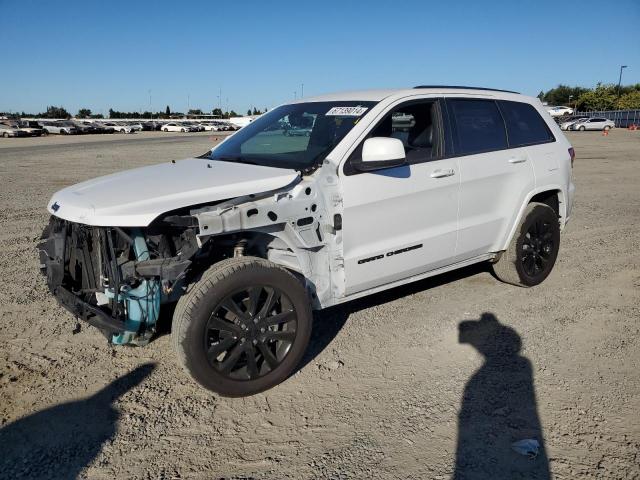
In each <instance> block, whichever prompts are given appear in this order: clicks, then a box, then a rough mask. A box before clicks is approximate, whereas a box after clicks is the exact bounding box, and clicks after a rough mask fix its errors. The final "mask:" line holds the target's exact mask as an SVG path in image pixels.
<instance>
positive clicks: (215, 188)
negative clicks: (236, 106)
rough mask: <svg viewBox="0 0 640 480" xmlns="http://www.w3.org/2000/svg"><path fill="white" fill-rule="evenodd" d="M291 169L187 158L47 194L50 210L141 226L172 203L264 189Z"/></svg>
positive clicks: (81, 219)
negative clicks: (49, 198) (51, 195)
mask: <svg viewBox="0 0 640 480" xmlns="http://www.w3.org/2000/svg"><path fill="white" fill-rule="evenodd" d="M297 177H298V173H297V172H296V171H295V170H287V169H283V168H273V167H262V166H258V165H248V164H243V163H232V162H223V161H212V160H205V159H199V158H189V159H186V160H181V161H178V162H175V163H171V162H169V163H162V164H159V165H152V166H149V167H142V168H136V169H133V170H126V171H124V172H119V173H114V174H112V175H107V176H105V177H98V178H95V179H93V180H88V181H86V182H82V183H78V184H77V185H73V186H71V187H67V188H65V189H63V190H60V191H59V192H57V193H56V194H54V195H53V197H51V200H50V202H49V205H48V210H49V212H50V213H51V214H53V215H56V216H57V217H60V218H63V219H65V220H69V221H72V222H77V223H84V224H87V225H96V226H117V227H144V226H147V225H149V224H150V223H151V222H152V221H153V220H154V219H155V218H157V217H158V216H159V215H161V214H162V213H165V212H168V211H171V210H175V209H177V208H183V207H189V206H191V205H197V204H201V203H208V202H215V201H219V200H226V199H229V198H234V197H239V196H242V195H249V194H252V193H262V192H268V191H269V190H275V189H278V188H282V187H285V186H286V185H288V184H290V183H291V182H293V181H294V180H295V179H296V178H297Z"/></svg>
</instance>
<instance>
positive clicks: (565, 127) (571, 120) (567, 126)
mask: <svg viewBox="0 0 640 480" xmlns="http://www.w3.org/2000/svg"><path fill="white" fill-rule="evenodd" d="M588 119H589V117H572V118H569V119H568V120H567V121H566V122H562V123H561V124H560V130H565V131H566V130H571V126H572V125H575V124H577V123H580V122H584V121H585V120H588Z"/></svg>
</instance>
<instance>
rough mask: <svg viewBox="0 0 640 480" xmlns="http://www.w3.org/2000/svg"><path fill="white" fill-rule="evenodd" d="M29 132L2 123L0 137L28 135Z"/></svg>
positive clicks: (0, 124)
mask: <svg viewBox="0 0 640 480" xmlns="http://www.w3.org/2000/svg"><path fill="white" fill-rule="evenodd" d="M28 136H29V134H28V133H27V132H25V131H24V130H22V129H20V128H18V127H16V126H13V125H9V124H6V123H0V137H4V138H8V137H28Z"/></svg>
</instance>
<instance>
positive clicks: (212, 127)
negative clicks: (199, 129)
mask: <svg viewBox="0 0 640 480" xmlns="http://www.w3.org/2000/svg"><path fill="white" fill-rule="evenodd" d="M202 126H203V127H204V129H205V131H207V132H217V131H218V130H220V129H219V128H218V126H217V125H214V124H213V123H211V122H207V123H204V124H202Z"/></svg>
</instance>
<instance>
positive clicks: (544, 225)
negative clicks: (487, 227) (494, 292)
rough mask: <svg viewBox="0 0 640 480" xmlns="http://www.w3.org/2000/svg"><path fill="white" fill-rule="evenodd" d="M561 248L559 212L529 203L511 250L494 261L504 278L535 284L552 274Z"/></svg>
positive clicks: (516, 282) (494, 266) (502, 278)
mask: <svg viewBox="0 0 640 480" xmlns="http://www.w3.org/2000/svg"><path fill="white" fill-rule="evenodd" d="M559 251H560V222H559V218H558V213H557V212H556V211H555V210H554V209H553V208H552V207H550V206H549V205H546V204H544V203H538V202H532V203H530V204H529V205H527V208H526V209H525V211H524V214H523V216H522V219H521V220H520V224H519V226H518V228H517V230H516V232H515V234H514V236H513V238H512V239H511V241H510V242H509V246H508V247H507V249H506V250H505V251H504V252H502V254H501V255H500V256H499V257H498V259H497V261H496V262H495V263H493V265H492V266H493V273H494V274H495V275H496V277H498V278H499V279H500V280H502V281H503V282H506V283H511V284H512V285H517V286H520V287H533V286H535V285H538V284H540V283H542V282H543V281H544V279H545V278H547V277H548V276H549V274H550V273H551V270H553V266H554V265H555V262H556V259H557V258H558V252H559Z"/></svg>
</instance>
